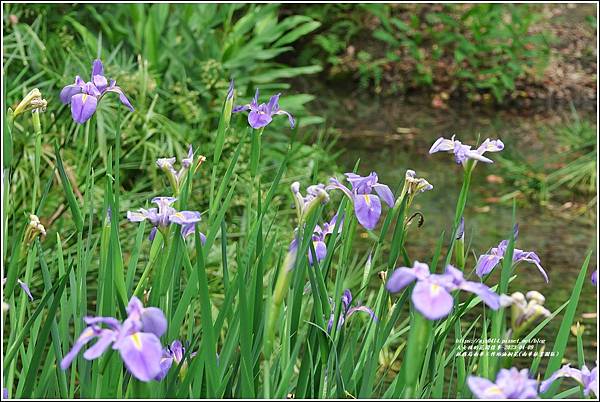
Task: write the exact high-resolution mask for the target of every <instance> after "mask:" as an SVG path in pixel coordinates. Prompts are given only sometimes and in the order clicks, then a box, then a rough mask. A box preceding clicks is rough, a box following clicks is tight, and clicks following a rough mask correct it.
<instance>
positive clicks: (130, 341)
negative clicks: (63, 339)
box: [60, 296, 167, 381]
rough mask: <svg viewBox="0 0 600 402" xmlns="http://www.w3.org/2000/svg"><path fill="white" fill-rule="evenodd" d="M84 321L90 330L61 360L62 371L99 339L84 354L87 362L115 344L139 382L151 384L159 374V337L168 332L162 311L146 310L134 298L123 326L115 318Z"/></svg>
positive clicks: (160, 354)
mask: <svg viewBox="0 0 600 402" xmlns="http://www.w3.org/2000/svg"><path fill="white" fill-rule="evenodd" d="M84 320H85V323H86V324H87V328H85V329H84V330H83V332H82V333H81V335H79V338H77V340H76V341H75V343H74V345H73V348H72V349H71V351H70V352H69V353H67V354H66V355H65V357H64V358H63V360H62V361H61V363H60V367H61V368H62V369H63V370H66V369H67V368H68V367H69V366H70V365H71V362H72V361H73V359H74V358H75V357H76V356H77V354H78V353H79V351H80V350H81V349H82V348H83V347H84V346H85V345H86V344H87V343H89V342H90V341H91V340H93V339H96V343H94V345H93V346H92V347H90V348H88V349H87V350H86V351H85V352H84V354H83V357H84V359H86V360H94V359H97V358H98V357H100V356H101V355H102V354H103V353H104V352H106V350H107V349H108V347H109V346H111V345H112V348H113V349H114V350H118V351H119V353H120V355H121V359H122V360H123V363H125V367H127V369H128V370H129V371H130V372H131V374H133V376H134V377H136V378H137V379H139V380H140V381H150V380H152V379H154V378H156V377H157V376H158V375H159V374H160V372H161V365H160V363H161V357H162V354H163V350H162V346H161V343H160V339H159V338H160V337H161V336H162V335H163V334H164V333H165V331H166V330H167V320H166V318H165V315H164V314H163V312H162V311H161V310H160V309H158V308H156V307H147V308H144V306H143V304H142V302H141V301H140V300H139V299H138V298H137V297H135V296H133V297H132V298H131V300H130V301H129V304H128V305H127V318H126V319H125V321H124V322H123V323H121V322H120V321H119V320H117V319H116V318H113V317H85V319H84Z"/></svg>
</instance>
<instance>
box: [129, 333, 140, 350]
mask: <svg viewBox="0 0 600 402" xmlns="http://www.w3.org/2000/svg"><path fill="white" fill-rule="evenodd" d="M131 340H132V341H133V346H135V348H136V349H137V350H142V340H141V339H140V333H139V332H136V333H135V334H133V335H131Z"/></svg>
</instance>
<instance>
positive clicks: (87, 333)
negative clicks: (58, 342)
mask: <svg viewBox="0 0 600 402" xmlns="http://www.w3.org/2000/svg"><path fill="white" fill-rule="evenodd" d="M81 335H83V337H85V338H89V337H90V336H93V335H94V330H93V329H91V328H89V327H88V328H86V329H85V331H83V334H81Z"/></svg>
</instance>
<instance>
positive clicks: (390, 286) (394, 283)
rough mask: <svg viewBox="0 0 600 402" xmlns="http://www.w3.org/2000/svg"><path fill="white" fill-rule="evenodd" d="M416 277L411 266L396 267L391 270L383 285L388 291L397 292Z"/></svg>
mask: <svg viewBox="0 0 600 402" xmlns="http://www.w3.org/2000/svg"><path fill="white" fill-rule="evenodd" d="M416 279H417V277H416V275H415V271H414V270H413V269H411V268H405V267H402V268H397V269H396V270H394V272H392V275H390V278H389V279H388V281H387V284H386V285H385V287H386V289H387V290H388V292H390V293H398V292H400V291H401V290H402V289H404V288H405V287H407V286H408V285H410V284H411V283H413V282H414V281H415V280H416Z"/></svg>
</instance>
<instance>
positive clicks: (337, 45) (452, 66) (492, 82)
mask: <svg viewBox="0 0 600 402" xmlns="http://www.w3.org/2000/svg"><path fill="white" fill-rule="evenodd" d="M306 11H307V14H308V15H310V16H312V17H313V18H315V19H317V20H318V21H320V22H321V23H322V26H323V27H325V28H324V29H321V30H320V31H319V32H318V33H317V34H316V35H315V36H314V38H313V39H312V41H313V43H314V45H316V46H315V47H307V48H306V49H305V51H304V54H303V55H302V57H303V59H304V60H313V59H314V58H316V59H319V58H324V59H325V60H326V61H327V63H328V66H329V68H330V70H331V73H332V74H334V75H335V74H337V73H343V72H346V73H348V72H350V73H352V72H353V70H355V71H356V72H357V73H358V76H359V78H360V82H361V85H362V86H363V87H366V86H372V87H374V89H375V92H377V93H384V94H397V93H402V92H406V91H408V90H411V89H415V88H425V89H429V90H432V91H434V92H436V93H441V92H445V93H446V94H455V93H458V94H462V95H466V96H468V97H471V98H473V99H477V97H478V95H479V94H485V93H489V94H492V95H493V96H494V97H495V99H496V100H497V101H498V102H501V101H503V100H505V99H506V98H508V97H510V96H514V95H517V94H516V93H515V92H514V91H515V88H516V86H515V82H516V81H517V80H518V79H519V78H523V77H525V76H532V77H535V76H539V74H540V73H541V71H543V68H544V67H545V66H546V63H547V59H548V55H549V50H550V49H549V45H548V39H547V35H545V34H544V33H543V32H539V33H538V32H532V28H533V24H534V22H536V21H537V20H538V19H539V18H540V15H539V14H537V13H536V12H534V8H533V6H531V5H523V4H518V5H517V4H469V5H464V4H446V5H441V4H438V5H408V4H398V5H394V6H388V5H383V4H368V5H361V6H360V7H353V6H351V5H333V4H330V5H327V6H325V7H310V6H308V7H307V9H306ZM350 44H352V45H350ZM316 49H318V51H317V50H316Z"/></svg>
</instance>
